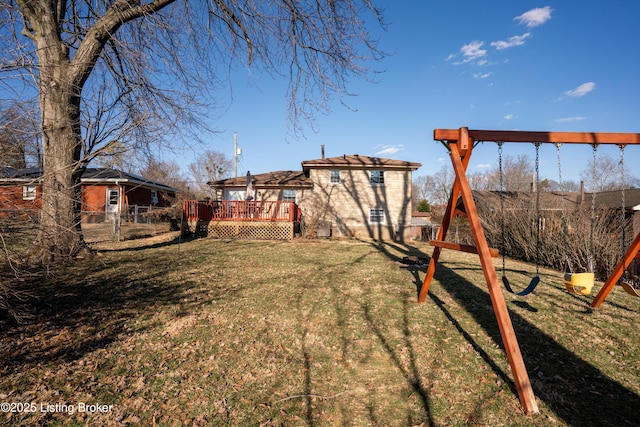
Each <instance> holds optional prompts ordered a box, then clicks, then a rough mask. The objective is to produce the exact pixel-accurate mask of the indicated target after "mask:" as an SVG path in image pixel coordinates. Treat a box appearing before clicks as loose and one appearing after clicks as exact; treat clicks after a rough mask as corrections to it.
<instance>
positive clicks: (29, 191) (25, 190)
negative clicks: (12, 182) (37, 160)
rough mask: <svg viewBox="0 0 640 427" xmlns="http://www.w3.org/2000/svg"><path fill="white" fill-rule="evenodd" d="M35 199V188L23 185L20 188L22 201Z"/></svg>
mask: <svg viewBox="0 0 640 427" xmlns="http://www.w3.org/2000/svg"><path fill="white" fill-rule="evenodd" d="M35 199H36V186H35V185H24V186H22V200H35Z"/></svg>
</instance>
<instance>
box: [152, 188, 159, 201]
mask: <svg viewBox="0 0 640 427" xmlns="http://www.w3.org/2000/svg"><path fill="white" fill-rule="evenodd" d="M151 204H152V205H157V204H158V191H157V190H151Z"/></svg>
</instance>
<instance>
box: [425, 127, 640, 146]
mask: <svg viewBox="0 0 640 427" xmlns="http://www.w3.org/2000/svg"><path fill="white" fill-rule="evenodd" d="M468 134H469V139H473V140H474V141H478V142H529V143H538V142H539V143H551V144H558V143H559V144H591V145H593V144H614V145H627V144H640V133H607V132H534V131H511V130H473V129H469V130H468ZM459 135H460V129H435V130H434V131H433V139H434V140H436V141H457V140H458V138H459Z"/></svg>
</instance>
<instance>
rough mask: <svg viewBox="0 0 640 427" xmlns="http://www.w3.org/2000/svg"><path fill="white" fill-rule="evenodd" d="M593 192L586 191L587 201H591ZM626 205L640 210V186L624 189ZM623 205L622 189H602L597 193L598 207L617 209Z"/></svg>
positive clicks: (627, 207) (628, 207)
mask: <svg viewBox="0 0 640 427" xmlns="http://www.w3.org/2000/svg"><path fill="white" fill-rule="evenodd" d="M591 194H592V193H585V201H588V202H589V203H591ZM624 202H625V203H624V206H625V208H626V209H631V210H634V211H638V210H640V188H627V189H625V190H624ZM621 206H622V191H621V190H615V191H602V192H599V193H596V207H598V208H613V209H617V208H620V207H621Z"/></svg>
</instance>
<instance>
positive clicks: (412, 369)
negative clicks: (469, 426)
mask: <svg viewBox="0 0 640 427" xmlns="http://www.w3.org/2000/svg"><path fill="white" fill-rule="evenodd" d="M362 311H363V313H364V317H365V319H366V321H367V323H368V324H369V327H370V328H371V330H372V331H373V333H374V334H375V335H376V337H377V338H378V340H379V341H380V344H382V347H383V348H384V350H385V351H386V352H387V354H388V355H389V357H390V358H391V360H392V361H393V364H394V365H395V366H396V367H397V368H398V370H399V371H400V372H401V374H402V376H403V377H404V379H405V381H406V382H407V385H408V386H409V387H410V389H411V390H413V392H414V393H415V394H416V395H417V396H419V398H420V403H421V405H422V408H423V409H424V412H425V416H426V418H427V425H429V426H435V425H436V423H435V421H434V419H433V414H432V410H431V399H430V397H429V393H428V392H427V390H426V389H425V387H424V386H423V385H422V382H421V380H420V377H421V375H420V371H419V369H418V364H417V362H416V359H417V357H416V354H415V350H414V348H413V344H412V343H411V332H410V329H409V309H408V303H407V301H406V300H405V301H404V304H403V310H402V336H403V340H404V348H405V349H407V352H408V359H409V360H408V365H409V366H406V364H405V363H403V361H402V359H401V357H400V355H399V354H398V353H397V351H396V350H395V348H394V347H393V346H392V345H391V343H390V342H389V340H388V339H387V338H386V337H385V335H384V333H383V332H382V329H381V328H380V326H378V323H377V321H376V318H375V316H373V315H372V314H371V308H370V307H369V304H368V303H366V302H365V303H364V304H363V305H362ZM370 412H372V409H370ZM371 415H373V414H371ZM372 420H374V419H373V418H372ZM407 421H408V423H407V424H408V425H415V421H416V420H412V419H411V414H410V413H409V414H408V420H407Z"/></svg>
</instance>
